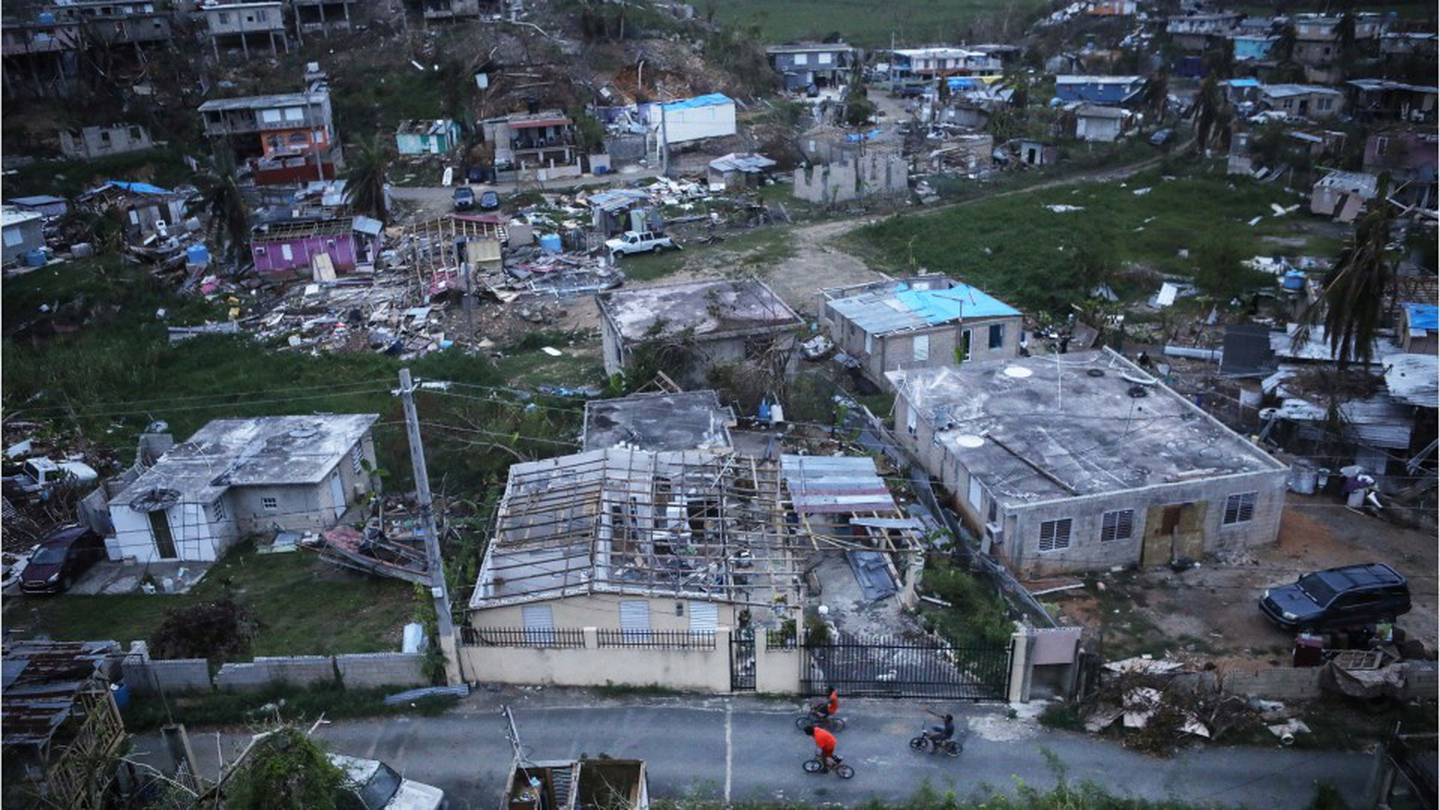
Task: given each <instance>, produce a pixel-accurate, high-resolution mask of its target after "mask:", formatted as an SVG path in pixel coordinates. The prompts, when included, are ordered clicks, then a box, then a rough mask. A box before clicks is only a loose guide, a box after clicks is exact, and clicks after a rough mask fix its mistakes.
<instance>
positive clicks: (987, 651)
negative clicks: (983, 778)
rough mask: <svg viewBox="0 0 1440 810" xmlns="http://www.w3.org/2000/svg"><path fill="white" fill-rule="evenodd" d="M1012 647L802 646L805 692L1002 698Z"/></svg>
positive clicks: (896, 641) (883, 641)
mask: <svg viewBox="0 0 1440 810" xmlns="http://www.w3.org/2000/svg"><path fill="white" fill-rule="evenodd" d="M1012 649H1013V645H1012V644H1011V643H1010V642H1008V641H1007V642H1003V643H999V644H977V645H971V646H966V647H952V646H950V645H947V644H943V643H940V642H936V641H933V640H930V639H909V638H894V637H889V636H881V637H874V638H868V637H857V638H842V639H840V640H839V641H834V642H831V643H828V644H824V645H816V646H810V645H806V647H805V657H806V661H805V663H806V669H805V673H806V674H805V678H804V679H803V681H802V683H801V686H802V688H804V690H805V692H806V694H809V695H823V694H825V693H826V689H828V688H829V687H832V686H833V687H835V688H836V689H838V690H840V694H842V695H851V696H855V697H894V698H934V699H937V700H938V699H948V700H973V701H982V700H996V701H1003V700H1006V699H1007V698H1008V696H1009V692H1010V656H1011V651H1012Z"/></svg>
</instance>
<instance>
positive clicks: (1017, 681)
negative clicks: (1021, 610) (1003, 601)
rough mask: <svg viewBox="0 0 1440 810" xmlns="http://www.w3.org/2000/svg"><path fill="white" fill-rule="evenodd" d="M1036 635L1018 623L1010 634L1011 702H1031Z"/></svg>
mask: <svg viewBox="0 0 1440 810" xmlns="http://www.w3.org/2000/svg"><path fill="white" fill-rule="evenodd" d="M1034 645H1035V636H1034V635H1033V634H1031V632H1030V628H1028V627H1025V626H1023V625H1017V626H1016V628H1015V633H1014V634H1013V635H1011V636H1010V694H1008V695H1006V699H1008V700H1009V701H1010V702H1011V703H1029V702H1030V659H1031V657H1032V653H1033V652H1034Z"/></svg>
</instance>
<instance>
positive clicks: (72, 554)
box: [20, 526, 105, 593]
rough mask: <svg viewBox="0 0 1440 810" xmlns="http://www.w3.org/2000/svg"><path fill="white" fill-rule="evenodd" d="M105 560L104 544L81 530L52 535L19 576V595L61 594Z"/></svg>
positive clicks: (69, 528)
mask: <svg viewBox="0 0 1440 810" xmlns="http://www.w3.org/2000/svg"><path fill="white" fill-rule="evenodd" d="M103 559H105V541H104V539H103V538H101V537H100V535H98V534H96V533H95V532H93V531H90V530H89V529H87V528H85V527H84V526H64V527H61V528H59V529H56V530H55V531H53V532H51V533H50V534H49V536H47V537H46V538H45V539H44V540H42V541H41V542H40V548H38V549H36V551H35V553H34V554H32V555H31V556H30V561H29V562H28V563H26V565H25V570H24V571H21V572H20V591H21V593H61V592H63V591H66V590H69V588H70V586H71V585H72V584H74V582H75V580H76V579H77V578H79V576H80V575H81V574H83V573H85V572H86V571H88V570H90V566H92V565H94V564H95V563H97V562H99V561H100V560H103Z"/></svg>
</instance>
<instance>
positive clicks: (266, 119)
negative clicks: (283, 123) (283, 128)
mask: <svg viewBox="0 0 1440 810" xmlns="http://www.w3.org/2000/svg"><path fill="white" fill-rule="evenodd" d="M260 120H261V121H262V122H263V123H266V124H278V123H280V111H279V110H261V111H260Z"/></svg>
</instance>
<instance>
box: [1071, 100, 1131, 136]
mask: <svg viewBox="0 0 1440 810" xmlns="http://www.w3.org/2000/svg"><path fill="white" fill-rule="evenodd" d="M1134 120H1135V115H1134V113H1131V112H1130V111H1129V110H1124V109H1121V108H1119V107H1101V106H1099V105H1097V104H1081V105H1080V106H1079V107H1076V108H1075V139H1076V140H1079V141H1090V142H1092V143H1113V142H1115V141H1118V140H1120V137H1121V136H1122V135H1124V134H1125V133H1126V132H1127V131H1128V130H1129V129H1130V125H1131V124H1132V123H1133V121H1134Z"/></svg>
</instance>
